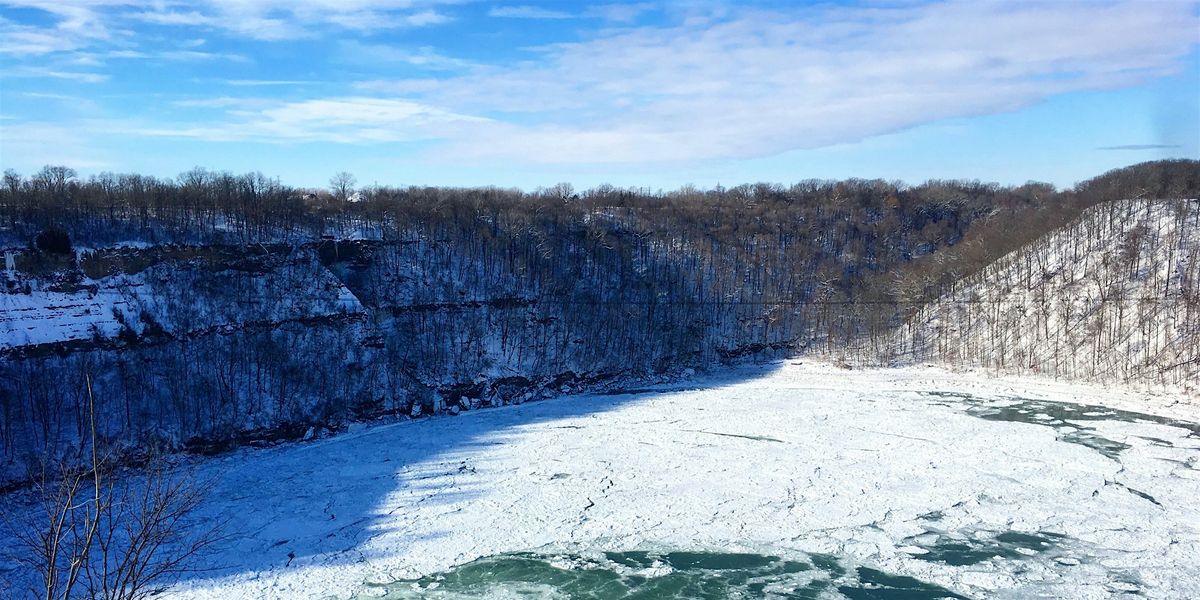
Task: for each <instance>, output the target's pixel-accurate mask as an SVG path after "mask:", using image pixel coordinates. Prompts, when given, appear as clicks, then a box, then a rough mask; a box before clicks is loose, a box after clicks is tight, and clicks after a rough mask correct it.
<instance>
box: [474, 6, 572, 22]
mask: <svg viewBox="0 0 1200 600" xmlns="http://www.w3.org/2000/svg"><path fill="white" fill-rule="evenodd" d="M488 16H489V17H500V18H508V19H572V18H574V17H575V15H573V14H571V13H569V12H565V11H561V10H552V9H549V8H542V7H540V6H526V5H521V6H495V7H492V9H491V10H489V11H488Z"/></svg>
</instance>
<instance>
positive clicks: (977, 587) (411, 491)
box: [0, 363, 1200, 599]
mask: <svg viewBox="0 0 1200 600" xmlns="http://www.w3.org/2000/svg"><path fill="white" fill-rule="evenodd" d="M1054 399H1058V400H1067V401H1075V402H1086V403H1087V404H1089V406H1080V405H1071V404H1058V403H1056V402H1053V401H1047V400H1054ZM1193 401H1194V398H1192V399H1189V398H1187V397H1174V396H1165V395H1159V396H1154V397H1146V396H1143V395H1140V394H1135V393H1129V392H1125V391H1121V390H1119V389H1116V390H1114V389H1103V388H1099V387H1088V386H1079V385H1069V384H1046V383H1039V382H1023V381H1022V380H1020V379H1014V378H1008V379H1003V380H996V379H989V378H986V377H976V376H964V375H961V374H955V373H949V372H946V371H941V370H937V369H927V368H907V369H888V370H878V371H860V370H854V371H844V370H840V369H836V368H833V367H828V366H824V365H817V364H807V363H806V364H804V365H799V364H784V365H778V366H776V367H767V368H748V369H743V370H741V371H738V372H734V373H732V374H730V375H728V376H726V377H725V378H721V379H713V380H706V381H699V382H692V383H690V384H688V387H683V386H682V385H680V386H675V387H674V388H670V389H663V390H660V391H657V392H656V391H647V392H641V393H636V394H630V395H616V396H578V397H573V398H561V399H557V400H553V401H549V402H539V403H533V404H525V405H521V406H512V407H506V408H500V409H495V410H487V411H478V412H476V411H472V412H469V413H465V414H463V415H462V416H459V417H455V418H448V417H446V418H434V419H428V420H422V421H415V422H406V423H400V424H395V425H384V426H378V427H372V428H367V429H363V430H360V431H358V432H354V433H350V434H346V435H340V436H337V437H334V438H330V439H327V440H321V441H317V442H312V443H303V444H294V445H287V446H281V447H277V448H272V449H266V450H245V451H240V452H238V453H235V454H233V455H229V456H225V457H222V458H219V459H213V460H208V461H204V462H202V463H201V464H200V465H199V467H198V468H199V476H201V477H204V478H214V479H213V481H214V483H213V485H212V495H211V497H210V499H209V501H208V503H207V504H206V505H205V507H204V508H203V509H202V511H201V514H200V515H199V518H200V520H202V521H204V522H215V521H219V520H222V519H225V520H228V524H227V526H226V531H227V532H228V533H229V534H230V536H231V537H230V539H229V540H228V541H227V542H226V543H225V544H224V545H223V546H222V547H221V548H220V551H219V552H218V553H217V554H216V555H214V556H210V557H209V558H208V559H207V560H206V562H205V564H203V565H200V566H202V567H204V568H206V569H208V568H211V569H212V570H211V571H210V570H205V571H203V572H200V573H196V574H194V575H193V576H191V577H189V578H188V579H187V580H186V581H184V582H181V583H180V584H179V585H177V586H175V587H173V588H172V589H171V590H169V592H168V593H167V594H166V595H165V596H164V597H166V598H187V599H209V598H233V597H237V598H326V597H337V598H347V597H351V596H356V595H359V594H363V595H364V596H365V595H369V593H370V592H372V590H374V592H375V593H379V591H380V588H378V587H375V588H368V587H367V584H369V583H374V584H386V583H388V582H391V581H395V580H397V579H400V578H409V577H414V576H417V575H422V574H427V573H432V572H436V571H441V570H444V569H446V568H447V567H449V566H451V565H456V564H461V563H464V562H468V561H471V560H473V559H475V558H477V557H481V556H488V555H492V554H496V553H499V552H507V551H520V550H539V551H545V552H550V553H556V552H575V553H583V554H589V553H595V552H599V551H605V550H614V551H622V550H634V549H640V550H658V549H694V550H727V551H743V552H762V553H770V554H772V555H778V556H785V557H796V558H798V559H800V558H801V557H803V556H806V555H807V554H808V553H812V552H820V553H828V554H830V555H833V556H835V557H837V558H838V560H840V561H842V562H843V563H844V564H846V565H868V566H872V567H874V568H880V569H883V570H885V571H887V572H892V573H898V574H902V575H908V576H913V577H917V578H919V579H921V580H923V581H929V582H933V583H937V584H939V585H944V586H946V587H949V588H951V589H953V590H954V591H956V592H958V593H961V594H964V595H966V596H968V597H989V598H991V597H999V598H1028V597H1055V598H1103V597H1110V596H1112V595H1116V594H1120V593H1124V592H1137V593H1139V594H1140V595H1142V596H1143V597H1148V598H1184V597H1197V596H1198V595H1200V572H1198V571H1197V570H1196V566H1195V565H1196V564H1197V562H1198V561H1200V507H1198V506H1197V505H1196V503H1195V502H1194V499H1195V498H1196V497H1197V496H1198V495H1200V440H1197V438H1196V435H1197V433H1196V432H1197V431H1198V430H1200V429H1198V427H1200V426H1197V425H1196V424H1195V419H1194V418H1193V419H1192V420H1191V421H1190V422H1187V421H1177V420H1173V419H1166V418H1162V417H1158V416H1154V414H1157V413H1160V412H1165V414H1168V415H1171V414H1179V413H1185V414H1186V413H1189V412H1190V414H1191V415H1193V417H1194V415H1196V411H1195V404H1190V402H1193ZM1179 402H1183V404H1179ZM1132 404H1136V405H1141V406H1144V407H1146V408H1144V409H1143V410H1144V411H1148V412H1149V413H1154V414H1147V413H1145V412H1144V413H1139V414H1130V413H1121V412H1119V411H1116V410H1113V409H1110V408H1106V406H1107V405H1114V406H1129V405H1132ZM1021 411H1024V412H1021ZM1017 536H1024V537H1023V538H1022V539H1036V540H1040V541H1039V542H1038V543H1036V544H1032V545H1026V546H1020V547H1018V549H1016V550H1013V549H1012V548H1008V547H1006V546H1005V545H1004V540H1006V539H1011V538H1013V537H1017ZM1043 541H1044V543H1042V542H1043ZM962 548H966V549H969V550H972V551H974V552H975V553H976V556H974V558H972V559H971V560H968V561H966V562H965V564H958V563H963V561H961V560H959V561H954V560H947V559H946V558H945V555H946V553H948V552H951V551H953V550H955V549H959V550H961V549H962ZM5 568H8V569H13V568H14V565H13V564H12V563H9V564H8V565H7V566H6V565H4V564H3V563H0V574H2V571H3V570H4V569H5ZM15 574H16V571H15V570H14V571H10V575H13V576H14V577H15ZM14 580H15V579H14Z"/></svg>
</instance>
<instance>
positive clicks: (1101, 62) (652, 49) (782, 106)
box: [359, 2, 1200, 163]
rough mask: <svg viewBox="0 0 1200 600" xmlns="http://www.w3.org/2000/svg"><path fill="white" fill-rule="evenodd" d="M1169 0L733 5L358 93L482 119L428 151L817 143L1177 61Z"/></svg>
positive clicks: (710, 154) (1155, 71)
mask: <svg viewBox="0 0 1200 600" xmlns="http://www.w3.org/2000/svg"><path fill="white" fill-rule="evenodd" d="M1197 27H1200V21H1198V19H1197V16H1196V14H1195V13H1194V11H1192V9H1191V7H1190V6H1188V5H1186V4H1182V3H1178V4H1177V3H1141V2H1115V3H1108V4H1104V5H1096V4H1082V3H1080V4H1075V3H1061V2H1047V3H1021V4H1012V3H1000V2H981V3H938V4H932V5H910V4H902V5H898V6H894V7H889V8H871V9H861V8H853V9H852V8H837V7H834V8H818V9H805V10H791V11H741V12H735V13H730V14H727V15H718V16H708V17H696V16H691V17H689V18H688V19H687V20H685V21H684V22H682V23H680V24H677V25H674V26H669V27H637V28H629V29H624V30H616V31H612V32H607V33H605V34H602V35H598V36H596V37H594V38H593V39H588V40H585V41H581V42H576V43H565V44H555V45H550V46H547V47H544V48H542V49H541V51H540V56H539V57H538V59H537V60H530V61H524V62H522V63H519V64H512V65H493V66H484V67H478V68H475V69H472V70H470V71H469V72H468V73H466V74H464V75H462V76H458V77H451V78H445V79H421V80H413V79H406V80H397V81H390V82H388V81H378V80H375V81H365V82H361V83H360V84H359V88H360V90H362V91H366V92H371V93H374V94H380V95H393V96H399V97H405V98H410V99H415V100H418V101H420V102H423V103H425V104H429V105H433V106H441V107H445V108H446V109H447V110H452V111H455V112H457V113H461V114H480V115H501V114H506V113H507V114H518V115H524V116H522V117H519V118H500V117H497V118H496V119H495V120H494V121H492V122H491V123H490V125H489V126H487V127H480V128H477V129H475V130H473V131H472V132H471V134H470V135H469V136H467V137H465V138H462V139H449V140H447V142H448V143H447V145H446V146H445V147H444V148H443V152H444V154H445V156H448V157H449V156H453V157H458V158H467V159H486V158H495V159H497V160H521V161H526V162H534V163H586V162H645V161H695V160H708V159H723V158H746V157H755V156H766V155H770V154H775V153H779V152H783V151H787V150H792V149H802V148H817V147H823V146H829V145H834V144H841V143H848V142H854V141H858V140H862V139H864V138H867V137H870V136H874V135H879V134H883V133H888V132H894V131H898V130H901V129H904V128H908V127H912V126H915V125H920V124H923V123H929V122H932V121H937V120H940V119H946V118H951V117H964V116H974V115H982V114H992V113H998V112H1006V111H1012V110H1016V109H1019V108H1022V107H1026V106H1030V105H1032V104H1034V103H1037V102H1040V101H1042V100H1044V99H1046V98H1049V97H1052V96H1054V95H1057V94H1062V93H1066V92H1071V91H1081V90H1095V89H1109V88H1118V87H1122V86H1128V85H1133V84H1137V83H1141V82H1144V81H1146V80H1148V79H1150V78H1153V77H1158V76H1162V75H1166V74H1170V73H1173V72H1176V71H1178V70H1179V69H1180V68H1181V66H1182V63H1181V61H1182V59H1183V58H1184V57H1185V56H1186V55H1187V54H1188V53H1189V52H1192V51H1194V49H1195V47H1196V45H1197V40H1196V34H1195V32H1196V30H1197Z"/></svg>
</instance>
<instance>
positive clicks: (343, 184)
mask: <svg viewBox="0 0 1200 600" xmlns="http://www.w3.org/2000/svg"><path fill="white" fill-rule="evenodd" d="M355 183H358V180H357V179H355V177H354V176H353V175H351V174H350V173H347V172H346V171H340V172H338V173H337V174H335V175H334V176H333V177H330V178H329V189H330V191H332V192H333V195H334V196H335V197H336V198H337V199H338V200H340V201H342V202H345V201H346V199H347V198H349V197H350V194H353V193H354V184H355Z"/></svg>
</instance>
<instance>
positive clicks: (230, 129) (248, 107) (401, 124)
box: [122, 97, 487, 144]
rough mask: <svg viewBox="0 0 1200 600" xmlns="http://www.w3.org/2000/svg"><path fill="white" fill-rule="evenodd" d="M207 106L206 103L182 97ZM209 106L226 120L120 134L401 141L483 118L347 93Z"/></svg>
mask: <svg viewBox="0 0 1200 600" xmlns="http://www.w3.org/2000/svg"><path fill="white" fill-rule="evenodd" d="M183 102H186V103H188V104H186V105H190V106H193V107H205V106H206V105H205V103H204V101H197V100H192V101H183ZM207 107H229V110H228V111H227V113H226V116H225V118H224V119H222V120H220V121H216V122H210V123H203V124H197V125H182V126H153V127H133V128H128V129H126V130H123V131H122V132H123V133H134V134H138V135H147V136H161V137H182V138H194V139H201V140H206V141H256V142H273V143H288V142H334V143H343V144H362V143H376V142H403V141H414V140H423V139H435V138H444V137H449V136H458V135H462V132H463V131H464V130H466V129H469V128H471V127H476V126H478V125H480V124H483V123H486V122H487V121H486V120H485V119H480V118H478V117H470V116H466V115H459V114H455V113H452V112H448V111H445V110H442V109H439V108H436V107H432V106H427V105H424V104H420V103H417V102H410V101H405V100H391V99H380V98H364V97H345V98H323V99H316V100H303V101H298V102H273V103H269V104H267V105H266V106H263V105H262V104H261V103H258V104H257V105H256V104H255V103H254V102H251V101H240V100H237V99H227V98H215V99H212V100H210V101H208V102H207Z"/></svg>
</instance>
